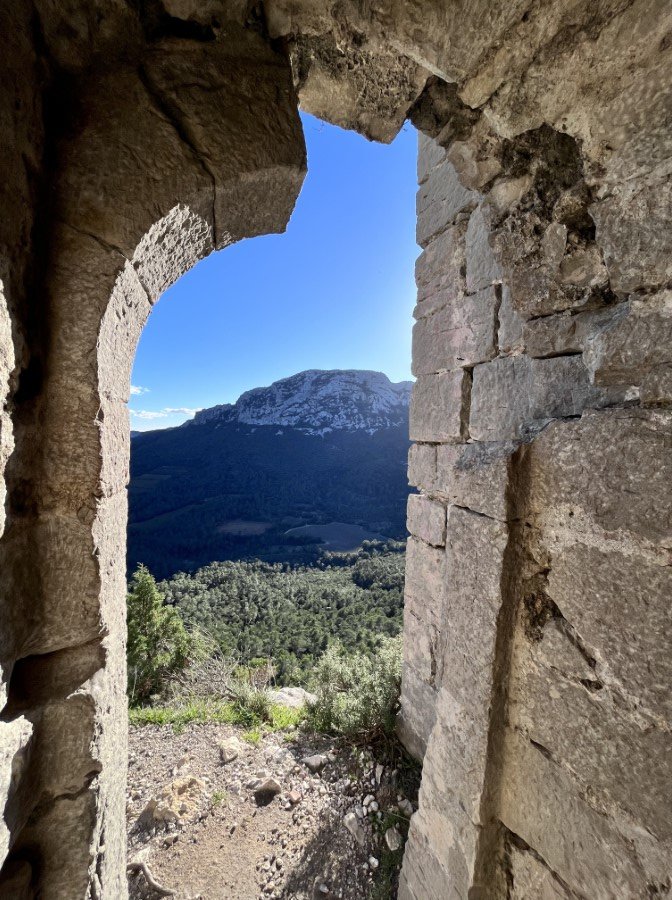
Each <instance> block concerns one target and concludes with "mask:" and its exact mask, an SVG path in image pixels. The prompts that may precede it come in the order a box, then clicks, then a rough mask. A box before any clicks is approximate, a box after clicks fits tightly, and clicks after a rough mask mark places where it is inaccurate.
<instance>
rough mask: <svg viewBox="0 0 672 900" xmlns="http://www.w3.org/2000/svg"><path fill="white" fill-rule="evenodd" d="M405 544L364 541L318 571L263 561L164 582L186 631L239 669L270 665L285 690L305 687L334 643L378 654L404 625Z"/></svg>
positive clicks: (327, 557)
mask: <svg viewBox="0 0 672 900" xmlns="http://www.w3.org/2000/svg"><path fill="white" fill-rule="evenodd" d="M404 549H405V545H404V543H403V542H385V543H382V542H377V541H365V542H364V544H363V545H362V547H361V548H360V549H359V550H357V551H354V552H352V553H325V554H323V556H321V557H320V559H319V560H318V562H317V563H316V564H315V565H312V566H294V567H293V566H291V565H289V564H287V563H275V564H270V563H266V562H261V561H260V560H251V561H235V562H233V561H228V562H214V563H211V564H210V565H207V566H204V567H203V568H201V569H199V570H198V571H196V572H195V573H194V574H191V575H190V574H185V573H183V572H179V573H178V574H176V575H175V576H173V577H172V578H171V579H169V580H167V581H163V582H161V584H160V585H159V587H160V590H161V592H162V593H163V594H165V597H166V602H167V603H169V604H171V605H173V606H174V607H175V608H176V609H177V610H178V611H179V613H180V615H181V616H182V618H183V619H184V621H185V623H186V624H187V626H188V627H192V628H193V627H196V628H198V629H200V630H202V631H205V632H207V633H208V634H209V635H210V636H211V637H212V638H214V639H215V641H216V642H217V644H218V645H219V646H220V647H221V649H222V651H223V652H224V653H226V654H233V655H235V656H237V657H238V658H239V659H240V662H241V664H243V665H250V664H254V661H255V660H258V659H262V658H263V659H268V658H272V659H273V660H274V662H275V664H276V666H277V676H276V678H277V681H278V683H279V684H301V683H303V682H304V681H305V680H306V678H307V676H308V674H309V673H310V671H311V670H312V668H313V667H314V665H315V663H316V662H317V660H318V659H319V658H320V657H321V656H322V654H323V653H324V651H325V650H326V649H327V647H328V645H329V644H330V642H332V641H334V640H338V641H340V643H341V644H342V645H343V647H344V648H345V650H347V651H349V652H354V651H361V652H364V653H371V652H373V651H374V650H375V649H376V647H377V646H378V644H379V642H380V639H381V637H383V636H394V635H397V634H398V633H399V632H400V630H401V625H402V610H403V585H404V561H405V557H404V552H403V551H404Z"/></svg>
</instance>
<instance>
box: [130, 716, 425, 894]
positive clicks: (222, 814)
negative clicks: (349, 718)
mask: <svg viewBox="0 0 672 900" xmlns="http://www.w3.org/2000/svg"><path fill="white" fill-rule="evenodd" d="M247 738H248V739H247V740H245V738H244V732H243V730H242V729H239V728H234V727H231V726H226V725H215V724H206V725H190V726H187V727H186V728H185V729H184V731H182V732H181V733H179V734H176V733H175V732H174V730H173V728H172V727H171V726H144V727H138V728H131V731H130V736H129V742H130V746H129V785H128V804H127V820H128V841H129V863H130V866H129V887H130V892H131V898H132V900H155V898H157V897H160V896H162V895H163V896H170V895H172V896H174V897H175V898H176V900H257V898H259V900H274V898H283V900H336V898H339V900H367V898H375V900H388V898H392V897H394V896H395V891H396V876H397V874H398V869H399V865H400V863H401V858H402V853H403V840H404V836H405V834H406V830H407V825H408V817H409V815H410V813H411V812H412V810H413V808H414V807H413V803H412V799H411V798H413V796H414V791H415V773H414V772H413V771H409V770H408V769H407V768H405V767H404V768H399V767H397V768H393V767H392V764H390V765H384V764H383V763H381V762H379V761H377V760H376V758H375V757H374V755H373V753H372V752H371V750H370V749H353V748H346V747H343V746H339V745H338V744H336V743H334V742H333V741H330V740H328V739H325V738H324V737H321V736H312V735H311V736H308V735H303V734H301V733H300V732H294V733H293V734H291V735H287V734H264V735H261V736H259V735H258V734H248V735H247ZM255 738H258V740H257V742H256V743H255V742H254V739H255ZM148 877H149V878H151V879H152V880H153V881H154V882H155V885H156V886H157V887H156V888H152V887H150V884H149V883H148ZM157 888H158V889H157ZM162 890H163V892H164V893H163V894H162V893H161V891H162ZM166 891H168V892H169V893H165V892H166Z"/></svg>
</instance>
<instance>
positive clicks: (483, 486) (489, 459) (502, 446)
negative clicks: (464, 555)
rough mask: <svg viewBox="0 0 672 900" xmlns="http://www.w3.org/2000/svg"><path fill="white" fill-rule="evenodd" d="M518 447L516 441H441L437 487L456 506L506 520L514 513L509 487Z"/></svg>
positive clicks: (437, 466)
mask: <svg viewBox="0 0 672 900" xmlns="http://www.w3.org/2000/svg"><path fill="white" fill-rule="evenodd" d="M516 447H517V444H515V443H512V442H504V443H496V444H484V443H480V442H476V443H473V444H465V445H456V444H440V445H439V446H438V447H437V448H436V480H435V486H436V490H437V491H438V492H440V493H441V494H445V495H446V497H447V498H448V500H449V501H450V502H451V503H453V504H455V505H456V506H464V507H467V508H468V509H471V510H473V511H474V512H478V513H482V514H483V515H485V516H490V517H491V518H493V519H500V520H502V521H506V520H507V519H509V518H511V517H512V516H513V515H514V512H513V510H511V509H509V502H508V488H509V480H510V477H511V457H512V455H513V453H514V452H515V449H516Z"/></svg>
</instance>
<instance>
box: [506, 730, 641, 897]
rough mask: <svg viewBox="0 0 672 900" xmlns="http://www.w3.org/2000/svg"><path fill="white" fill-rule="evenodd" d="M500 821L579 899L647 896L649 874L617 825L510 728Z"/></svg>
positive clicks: (544, 756)
mask: <svg viewBox="0 0 672 900" xmlns="http://www.w3.org/2000/svg"><path fill="white" fill-rule="evenodd" d="M504 772H505V776H504V778H503V780H502V794H501V809H500V818H501V820H502V822H503V823H504V825H505V826H506V827H507V828H508V829H509V830H510V831H512V832H513V833H514V834H516V835H518V836H519V837H520V838H522V839H523V841H525V843H526V844H527V845H528V846H529V847H531V848H532V850H534V851H535V852H536V853H537V854H539V856H541V858H542V859H543V860H544V861H545V863H546V864H547V865H548V867H549V868H550V869H551V870H552V871H553V872H555V873H556V875H557V876H559V877H560V878H561V879H562V880H563V881H564V882H565V884H567V885H568V886H569V888H570V889H571V890H572V891H574V892H575V893H577V894H578V895H579V896H581V897H591V898H595V900H609V898H615V897H628V898H632V900H644V898H646V897H647V885H646V876H645V874H644V872H643V871H642V869H641V868H640V866H639V863H638V861H637V859H636V858H635V855H634V853H633V851H632V849H631V847H630V844H629V842H628V841H626V840H625V839H624V838H623V836H622V835H621V834H620V833H619V831H618V830H617V828H616V827H615V825H614V824H613V822H611V821H610V820H609V819H608V818H606V817H605V816H603V815H602V814H600V813H598V812H596V811H595V810H594V809H593V808H592V807H591V806H589V805H588V804H587V803H586V802H585V801H584V800H582V799H581V797H580V796H579V795H578V793H577V790H576V786H575V784H574V783H573V782H572V780H571V777H570V775H569V774H568V773H566V772H565V771H564V770H563V769H562V768H560V766H558V765H556V764H555V763H554V762H552V761H551V760H550V759H549V758H548V757H547V756H546V755H545V754H544V753H542V752H540V751H539V750H538V749H536V748H535V747H534V746H533V745H532V744H531V743H530V741H529V740H528V739H527V738H525V737H524V736H523V735H521V734H519V733H517V732H515V731H512V730H507V733H506V742H505V757H504Z"/></svg>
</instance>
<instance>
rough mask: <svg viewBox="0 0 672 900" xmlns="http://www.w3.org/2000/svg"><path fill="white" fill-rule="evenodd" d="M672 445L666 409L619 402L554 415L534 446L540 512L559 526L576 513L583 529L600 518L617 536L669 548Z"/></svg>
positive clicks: (532, 472)
mask: <svg viewBox="0 0 672 900" xmlns="http://www.w3.org/2000/svg"><path fill="white" fill-rule="evenodd" d="M671 447H672V413H670V412H668V411H662V410H661V411H656V410H648V411H645V410H637V409H626V410H622V409H614V410H604V411H601V412H588V413H585V414H584V415H583V416H582V418H581V419H580V420H579V421H576V422H554V423H553V424H551V425H549V427H548V428H546V430H545V431H544V432H543V433H542V434H541V435H540V436H539V437H538V438H537V439H536V440H535V441H534V443H533V444H532V446H531V447H530V450H529V463H528V465H529V498H528V502H529V506H530V509H531V510H532V511H533V517H534V519H535V520H538V521H544V522H547V523H549V527H551V526H553V527H558V528H560V527H565V526H566V525H567V524H568V522H569V521H570V520H573V523H574V524H573V528H574V529H576V530H577V531H588V532H590V530H591V529H592V527H593V525H597V526H598V527H599V528H600V529H603V530H604V532H605V533H606V534H608V535H610V536H613V538H617V537H618V536H619V535H620V536H622V537H624V538H626V539H628V538H630V539H634V540H636V541H644V542H647V543H650V544H651V545H652V546H660V547H663V548H668V549H669V548H670V547H672V498H670V496H669V491H668V490H667V486H668V484H669V483H670V479H671V478H672V454H671V453H670V448H671ZM624 497H627V502H624ZM664 558H666V557H664Z"/></svg>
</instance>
